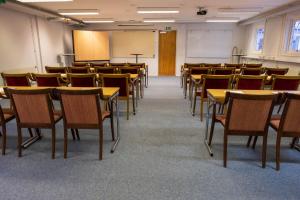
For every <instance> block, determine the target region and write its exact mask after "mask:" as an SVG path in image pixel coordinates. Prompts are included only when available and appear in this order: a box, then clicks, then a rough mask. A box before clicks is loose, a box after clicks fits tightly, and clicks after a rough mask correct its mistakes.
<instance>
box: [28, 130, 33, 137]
mask: <svg viewBox="0 0 300 200" xmlns="http://www.w3.org/2000/svg"><path fill="white" fill-rule="evenodd" d="M28 132H29V135H30V137H33V133H32V130H31V128H28Z"/></svg>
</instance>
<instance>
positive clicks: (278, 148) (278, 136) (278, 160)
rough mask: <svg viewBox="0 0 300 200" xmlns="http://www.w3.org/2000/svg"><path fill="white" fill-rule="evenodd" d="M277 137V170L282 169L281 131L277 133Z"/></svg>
mask: <svg viewBox="0 0 300 200" xmlns="http://www.w3.org/2000/svg"><path fill="white" fill-rule="evenodd" d="M277 134H278V135H277V139H276V170H277V171H278V170H279V169H280V143H281V137H280V135H279V133H277Z"/></svg>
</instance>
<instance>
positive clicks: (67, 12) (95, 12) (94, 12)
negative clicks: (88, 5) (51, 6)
mask: <svg viewBox="0 0 300 200" xmlns="http://www.w3.org/2000/svg"><path fill="white" fill-rule="evenodd" d="M58 13H59V14H61V15H68V16H71V15H99V11H98V10H96V9H76V10H73V9H68V10H58Z"/></svg>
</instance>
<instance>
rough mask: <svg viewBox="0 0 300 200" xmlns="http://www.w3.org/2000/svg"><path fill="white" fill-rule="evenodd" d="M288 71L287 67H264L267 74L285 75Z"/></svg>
mask: <svg viewBox="0 0 300 200" xmlns="http://www.w3.org/2000/svg"><path fill="white" fill-rule="evenodd" d="M288 71H289V68H269V67H266V68H265V73H266V75H268V76H271V75H286V74H287V73H288Z"/></svg>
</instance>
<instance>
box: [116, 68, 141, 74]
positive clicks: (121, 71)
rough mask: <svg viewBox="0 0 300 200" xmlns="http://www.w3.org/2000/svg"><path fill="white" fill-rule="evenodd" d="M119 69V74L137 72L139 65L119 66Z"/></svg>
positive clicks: (138, 71)
mask: <svg viewBox="0 0 300 200" xmlns="http://www.w3.org/2000/svg"><path fill="white" fill-rule="evenodd" d="M119 71H120V73H121V74H139V73H140V68H139V67H120V68H119Z"/></svg>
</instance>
